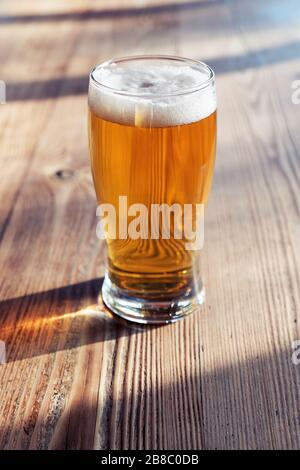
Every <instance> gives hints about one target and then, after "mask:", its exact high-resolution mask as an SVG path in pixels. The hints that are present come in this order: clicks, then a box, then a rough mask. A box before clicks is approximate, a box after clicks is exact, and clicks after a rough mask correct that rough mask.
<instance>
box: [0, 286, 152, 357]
mask: <svg viewBox="0 0 300 470" xmlns="http://www.w3.org/2000/svg"><path fill="white" fill-rule="evenodd" d="M102 282H103V279H93V280H90V281H85V282H80V283H78V284H72V285H69V286H65V287H61V288H58V289H51V290H48V291H44V292H40V293H36V294H30V295H25V296H22V297H18V298H13V299H8V300H4V301H2V302H0V341H1V342H2V343H1V344H2V350H3V351H5V350H6V362H12V361H16V360H20V359H24V358H27V357H33V356H38V355H41V354H49V353H54V352H56V351H60V350H66V349H71V348H76V347H78V346H81V345H83V344H90V343H96V342H99V341H107V340H111V339H117V338H119V337H122V336H127V335H130V334H132V333H137V332H143V331H145V327H143V326H136V325H134V324H131V323H129V322H126V321H124V320H122V319H121V318H118V317H117V316H116V315H114V314H112V313H111V312H110V311H109V310H108V309H107V308H106V307H105V306H104V305H103V303H102V301H101V297H99V292H100V290H101V285H102ZM148 329H149V327H148ZM3 354H4V353H2V356H3ZM3 362H4V361H3V357H2V363H3Z"/></svg>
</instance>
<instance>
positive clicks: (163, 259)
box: [88, 56, 216, 323]
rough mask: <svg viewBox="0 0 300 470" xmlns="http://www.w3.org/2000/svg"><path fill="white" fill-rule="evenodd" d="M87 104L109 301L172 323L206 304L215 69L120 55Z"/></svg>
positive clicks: (102, 71)
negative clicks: (204, 255)
mask: <svg viewBox="0 0 300 470" xmlns="http://www.w3.org/2000/svg"><path fill="white" fill-rule="evenodd" d="M88 104H89V147H90V158H91V168H92V175H93V181H94V185H95V190H96V196H97V200H98V204H99V206H98V209H97V214H98V215H99V217H101V220H99V223H98V224H97V233H98V235H99V237H100V238H104V239H105V240H106V245H107V253H108V256H107V258H108V263H107V270H106V275H105V278H104V282H103V285H102V299H103V302H104V304H106V306H107V307H108V308H109V309H110V310H111V311H112V312H114V313H116V314H117V315H119V316H121V317H123V318H125V319H127V320H131V321H135V322H139V323H169V322H173V321H175V320H177V319H179V318H182V317H184V316H185V315H187V314H189V313H191V312H192V311H194V310H195V308H196V307H197V306H199V304H201V303H202V302H203V301H204V287H203V284H202V281H201V276H200V269H199V258H200V252H201V248H202V244H203V224H204V218H203V208H204V206H205V205H206V202H207V197H208V193H209V191H210V186H211V181H212V175H213V168H214V160H215V149H216V93H215V79H214V73H213V71H212V69H211V68H210V67H209V66H208V65H206V64H204V63H203V62H200V61H196V60H191V59H185V58H181V57H174V56H133V57H124V58H120V59H115V60H111V61H108V62H105V63H103V64H101V65H98V66H96V67H95V68H94V69H93V70H92V72H91V74H90V82H89V94H88ZM98 228H99V231H98Z"/></svg>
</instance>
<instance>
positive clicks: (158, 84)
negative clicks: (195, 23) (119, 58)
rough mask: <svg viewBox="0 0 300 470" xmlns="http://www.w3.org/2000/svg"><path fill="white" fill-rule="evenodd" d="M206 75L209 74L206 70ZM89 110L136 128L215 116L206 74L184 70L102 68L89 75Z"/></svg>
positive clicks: (183, 67)
mask: <svg viewBox="0 0 300 470" xmlns="http://www.w3.org/2000/svg"><path fill="white" fill-rule="evenodd" d="M208 70H209V69H208ZM89 106H90V108H91V109H92V111H93V112H94V113H95V114H96V115H98V116H99V117H101V118H102V119H105V120H107V121H112V122H116V123H119V124H125V125H133V126H140V127H168V126H176V125H181V124H189V123H192V122H196V121H199V120H201V119H204V118H205V117H208V116H209V115H210V114H212V113H213V112H214V111H215V110H216V95H215V87H214V83H213V80H209V75H208V72H207V70H206V71H205V70H203V69H201V68H197V67H195V66H192V65H187V64H185V63H184V62H183V63H181V64H180V65H178V64H176V65H172V64H170V63H168V65H165V64H159V65H158V64H149V65H148V64H145V63H143V64H142V65H138V66H137V65H136V64H135V63H134V61H132V63H131V61H129V62H128V63H127V66H126V67H124V66H121V65H119V64H118V62H116V63H111V62H110V63H107V64H104V65H102V66H99V67H97V68H96V69H94V71H93V72H92V79H91V80H90V87H89Z"/></svg>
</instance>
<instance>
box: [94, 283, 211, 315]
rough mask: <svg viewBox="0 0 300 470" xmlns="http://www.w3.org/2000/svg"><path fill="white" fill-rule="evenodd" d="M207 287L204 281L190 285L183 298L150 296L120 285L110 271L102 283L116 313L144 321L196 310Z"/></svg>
mask: <svg viewBox="0 0 300 470" xmlns="http://www.w3.org/2000/svg"><path fill="white" fill-rule="evenodd" d="M204 298H205V291H204V286H203V284H202V281H200V282H198V285H197V288H190V289H187V290H186V292H185V293H184V294H183V295H181V296H180V298H179V297H178V298H174V297H173V298H170V299H168V298H166V299H157V300H156V299H153V298H151V299H146V298H139V297H134V296H132V293H130V292H129V291H127V290H125V289H121V288H119V287H118V286H116V285H115V284H114V283H113V282H112V281H111V280H110V278H109V276H108V275H107V274H106V276H105V278H104V282H103V285H102V300H103V302H104V304H105V305H106V306H107V307H108V308H109V309H110V310H111V311H112V312H113V313H115V314H116V315H119V316H120V317H122V318H123V319H125V320H129V321H132V322H136V323H143V324H163V323H172V322H175V321H177V320H180V319H181V318H184V317H185V316H187V315H189V314H190V313H192V312H194V311H195V308H196V307H197V306H199V305H201V304H203V302H204Z"/></svg>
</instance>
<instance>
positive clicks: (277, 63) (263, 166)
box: [0, 0, 300, 449]
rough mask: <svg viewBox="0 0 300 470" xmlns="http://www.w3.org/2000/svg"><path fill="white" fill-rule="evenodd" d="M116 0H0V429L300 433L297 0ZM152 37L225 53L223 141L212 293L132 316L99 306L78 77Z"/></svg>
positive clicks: (133, 439)
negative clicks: (192, 307) (134, 319)
mask: <svg viewBox="0 0 300 470" xmlns="http://www.w3.org/2000/svg"><path fill="white" fill-rule="evenodd" d="M109 3H110V4H109V8H108V6H107V2H104V1H103V2H97V4H95V2H92V1H90V0H87V1H84V0H76V1H74V2H72V5H71V4H70V2H68V1H61V0H60V1H58V0H56V1H50V0H47V1H45V2H40V3H39V4H37V3H36V2H33V1H28V2H21V3H20V2H17V1H14V0H13V1H12V0H10V1H8V0H5V1H3V2H2V3H1V12H0V16H1V17H2V19H1V18H0V23H1V28H0V41H1V45H2V47H1V48H0V59H1V60H0V62H1V74H0V79H2V80H5V81H6V83H7V90H8V102H7V104H6V105H2V106H0V119H1V128H0V129H1V130H0V133H1V140H0V148H1V154H0V155H1V160H0V165H1V185H0V191H1V210H0V224H1V230H0V237H1V251H0V263H1V274H2V276H1V283H0V296H1V304H0V310H1V313H0V341H1V343H0V364H1V362H4V360H6V363H5V364H2V365H0V447H1V448H4V449H14V448H17V449H21V448H22V449H29V448H32V449H39V448H41V449H46V448H49V449H69V448H75V449H89V448H100V449H102V448H110V449H136V448H140V449H192V448H193V449H214V448H219V449H239V448H248V449H254V448H263V449H273V448H278V449H296V448H299V447H300V425H299V387H300V377H299V373H300V372H299V371H300V368H299V366H298V367H297V366H295V365H294V364H293V363H292V360H291V355H292V352H293V351H292V348H291V343H292V341H293V340H296V339H299V338H300V331H299V305H300V302H299V292H300V289H299V236H300V233H299V232H300V229H299V197H298V190H299V154H300V135H299V112H300V105H299V106H296V105H293V104H292V101H291V92H292V90H291V83H292V81H293V80H295V79H300V76H299V64H300V59H299V47H300V46H299V25H300V5H299V2H298V1H293V0H288V1H286V2H277V1H276V0H267V1H265V2H260V1H258V0H255V1H251V0H245V1H243V2H238V1H234V0H232V1H226V2H225V1H221V0H220V1H218V0H215V1H213V0H212V1H211V2H209V1H203V2H200V1H199V2H197V1H195V2H186V4H185V3H184V2H175V1H167V0H165V1H163V2H157V1H145V2H139V1H137V0H136V1H134V0H132V1H127V2H120V1H117V0H115V1H113V2H109ZM179 3H180V6H174V5H175V4H179ZM120 5H121V8H122V10H121V11H119V10H118V8H119V7H120ZM114 9H116V12H117V11H118V13H117V14H114ZM150 52H151V53H173V54H180V55H185V56H191V57H196V58H201V59H203V60H205V61H207V62H208V63H211V64H212V65H213V66H214V67H215V68H216V72H217V79H218V81H217V85H218V97H219V148H218V157H217V165H216V173H215V181H214V187H213V191H212V194H211V199H210V204H209V207H208V211H207V214H206V233H205V237H206V239H205V248H204V251H203V255H202V261H201V263H202V272H203V279H204V282H205V285H206V291H207V299H206V303H205V306H204V307H203V308H201V309H200V310H199V312H197V313H196V314H195V315H193V316H191V317H189V318H187V319H186V320H184V321H182V322H179V323H178V324H174V325H170V326H166V327H161V328H143V327H141V328H138V327H133V326H130V325H127V324H125V323H123V322H118V321H116V320H115V319H114V318H113V317H112V316H111V315H110V314H109V313H108V312H107V311H106V310H105V309H104V307H103V306H101V305H98V306H97V295H98V292H99V289H100V281H99V280H98V279H100V278H101V276H102V275H103V266H104V259H105V252H104V248H103V246H102V245H101V244H100V243H99V241H98V240H97V238H96V236H95V227H96V217H95V208H96V201H95V197H94V191H93V187H92V182H91V177H90V170H89V161H88V151H87V136H86V93H85V91H86V90H85V87H86V77H87V74H88V71H89V70H90V68H91V67H92V66H93V65H94V64H95V63H98V62H100V61H102V60H105V59H108V58H110V57H113V56H120V55H124V54H136V53H150Z"/></svg>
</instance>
